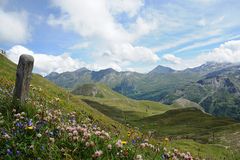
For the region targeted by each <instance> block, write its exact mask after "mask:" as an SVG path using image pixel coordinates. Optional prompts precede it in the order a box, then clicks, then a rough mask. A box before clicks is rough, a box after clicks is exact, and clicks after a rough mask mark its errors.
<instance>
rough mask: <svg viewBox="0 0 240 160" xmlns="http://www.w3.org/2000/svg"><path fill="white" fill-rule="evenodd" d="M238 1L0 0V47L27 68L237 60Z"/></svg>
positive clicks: (144, 67)
mask: <svg viewBox="0 0 240 160" xmlns="http://www.w3.org/2000/svg"><path fill="white" fill-rule="evenodd" d="M239 8H240V1H239V0H67V1H66V0H21V1H19V0H0V22H1V27H0V48H1V49H3V50H6V52H7V56H8V58H9V59H11V60H12V61H13V62H15V63H17V62H18V59H19V56H20V55H21V54H30V55H32V56H33V57H34V59H35V64H34V72H36V73H39V74H42V75H47V74H49V73H51V72H59V73H61V72H65V71H74V70H76V69H79V68H82V67H86V68H88V69H91V70H101V69H106V68H113V69H115V70H117V71H136V72H140V73H146V72H149V71H150V70H152V69H153V68H154V67H156V66H157V65H163V66H168V67H172V68H174V69H177V70H182V69H185V68H191V67H196V66H199V65H201V64H203V63H206V62H208V61H215V62H231V63H238V62H240V58H239V57H240V29H239V28H240V18H239V15H240V10H239Z"/></svg>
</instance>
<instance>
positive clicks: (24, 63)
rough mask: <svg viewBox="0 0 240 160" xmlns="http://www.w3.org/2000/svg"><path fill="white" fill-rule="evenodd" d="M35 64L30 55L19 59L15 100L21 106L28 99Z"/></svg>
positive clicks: (24, 55)
mask: <svg viewBox="0 0 240 160" xmlns="http://www.w3.org/2000/svg"><path fill="white" fill-rule="evenodd" d="M33 63H34V59H33V57H32V56H30V55H26V54H23V55H21V56H20V58H19V62H18V66H17V73H16V82H15V88H14V95H13V99H14V101H16V100H17V101H19V102H20V104H21V105H22V104H24V103H25V100H26V98H27V97H28V92H29V86H30V80H31V76H32V70H33Z"/></svg>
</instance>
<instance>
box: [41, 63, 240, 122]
mask: <svg viewBox="0 0 240 160" xmlns="http://www.w3.org/2000/svg"><path fill="white" fill-rule="evenodd" d="M45 78H47V79H48V80H50V81H52V82H54V83H56V84H57V85H59V86H61V87H64V88H68V89H71V90H73V89H75V88H76V87H77V86H79V85H83V84H89V83H103V84H105V85H107V86H108V87H110V88H111V89H113V90H114V91H117V92H119V93H121V94H123V95H125V96H128V97H130V98H134V99H141V100H153V101H158V102H162V103H165V104H172V103H173V102H174V101H175V100H177V99H179V98H184V99H188V100H190V101H193V102H195V103H197V104H199V105H201V106H202V107H203V108H204V110H205V112H208V113H210V114H213V115H216V116H224V117H231V118H234V119H238V120H240V64H232V63H216V62H207V63H205V64H203V65H201V66H198V67H195V68H188V69H185V70H181V71H177V70H174V69H171V68H169V67H164V66H160V65H159V66H157V67H156V68H154V69H153V70H152V71H150V72H149V73H146V74H142V73H137V72H130V71H124V72H118V71H115V70H114V69H112V68H109V69H105V70H100V71H91V70H88V69H87V68H81V69H78V70H76V71H73V72H64V73H60V74H59V73H56V72H53V73H50V74H49V75H47V76H46V77H45Z"/></svg>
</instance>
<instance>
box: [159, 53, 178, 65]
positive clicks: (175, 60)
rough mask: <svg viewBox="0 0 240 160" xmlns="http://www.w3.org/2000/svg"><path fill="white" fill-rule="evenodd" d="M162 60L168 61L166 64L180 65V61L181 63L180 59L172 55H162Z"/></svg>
mask: <svg viewBox="0 0 240 160" xmlns="http://www.w3.org/2000/svg"><path fill="white" fill-rule="evenodd" d="M163 60H165V61H168V62H170V63H173V64H180V63H181V61H182V59H181V58H179V57H176V56H175V55H173V54H165V55H163Z"/></svg>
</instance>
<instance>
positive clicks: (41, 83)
mask: <svg viewBox="0 0 240 160" xmlns="http://www.w3.org/2000/svg"><path fill="white" fill-rule="evenodd" d="M15 71H16V65H15V64H13V63H12V62H10V61H9V60H7V59H6V58H5V57H3V56H2V55H0V79H1V78H3V79H7V80H9V81H11V83H14V81H15ZM31 83H32V85H34V86H36V87H41V88H42V90H43V93H44V94H43V96H46V97H48V98H54V97H58V98H60V102H61V106H59V107H61V108H62V109H64V110H65V111H66V112H67V111H73V110H74V111H84V112H85V113H87V114H88V115H91V116H92V117H94V118H95V119H96V120H98V121H100V122H101V123H102V124H104V125H105V126H106V127H107V128H110V129H113V127H112V125H114V126H116V127H117V128H118V129H119V130H121V131H126V128H125V127H124V126H123V125H121V124H119V123H117V122H116V121H114V120H112V119H110V118H108V117H107V116H105V115H104V114H101V113H100V112H98V111H97V110H95V109H93V108H91V107H90V106H89V105H87V104H86V103H85V102H84V101H82V100H81V99H88V100H91V101H97V102H99V103H106V104H108V105H109V104H121V105H120V106H121V107H122V108H125V109H126V111H127V109H128V108H131V109H132V108H135V109H136V110H137V111H139V110H140V111H142V112H144V110H145V106H146V105H149V106H151V107H152V108H151V111H154V112H155V113H157V112H158V113H160V112H165V111H166V106H162V108H161V107H160V108H161V109H159V108H158V107H159V104H158V103H156V102H149V101H140V102H139V101H134V100H131V103H129V101H128V100H126V99H122V100H116V99H115V100H111V99H110V98H109V99H101V100H100V99H97V98H90V97H82V96H73V95H71V94H69V93H68V92H67V91H65V90H63V89H61V88H59V87H58V86H56V85H54V84H53V83H51V82H49V81H48V80H46V79H44V78H43V77H41V76H39V75H36V74H34V75H33V79H32V82H31ZM46 97H45V98H46ZM68 97H69V98H68ZM79 97H80V98H81V99H80V98H79ZM113 106H114V107H116V105H113ZM137 107H139V108H140V109H139V108H137ZM122 108H118V109H119V110H121V109H122ZM167 110H168V109H167ZM110 113H111V112H110ZM150 113H151V112H150ZM117 114H119V113H117ZM144 116H146V114H144ZM141 118H142V117H141ZM222 134H226V133H224V132H223V133H222ZM171 146H172V147H178V148H179V149H180V150H189V151H192V153H193V155H198V148H201V150H202V153H203V154H204V155H205V156H204V155H203V156H204V157H211V156H209V155H213V157H211V159H220V158H219V157H222V156H224V155H225V154H226V150H225V149H224V148H223V147H219V146H215V145H202V144H199V143H197V142H193V141H188V140H177V141H173V142H172V143H171ZM227 156H229V155H227Z"/></svg>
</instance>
